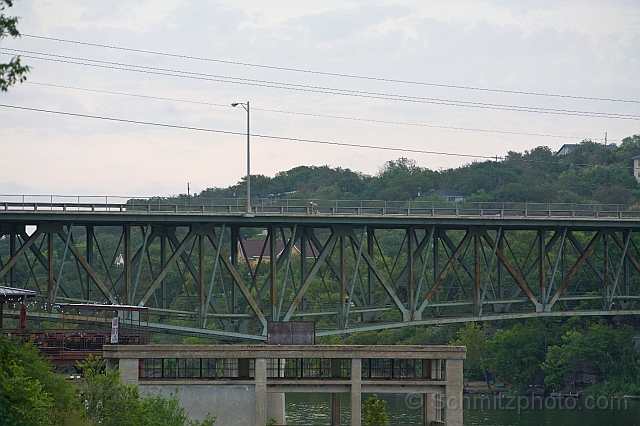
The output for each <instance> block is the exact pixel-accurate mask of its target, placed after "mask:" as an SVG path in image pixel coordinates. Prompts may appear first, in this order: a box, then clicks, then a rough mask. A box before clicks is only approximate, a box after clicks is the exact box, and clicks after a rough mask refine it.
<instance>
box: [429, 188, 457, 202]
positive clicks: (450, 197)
mask: <svg viewBox="0 0 640 426" xmlns="http://www.w3.org/2000/svg"><path fill="white" fill-rule="evenodd" d="M435 193H436V195H437V196H438V197H440V198H443V199H444V200H446V201H452V202H456V203H457V202H461V201H464V195H462V192H458V191H454V190H453V189H438V190H436V191H435Z"/></svg>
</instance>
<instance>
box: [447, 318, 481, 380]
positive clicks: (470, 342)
mask: <svg viewBox="0 0 640 426" xmlns="http://www.w3.org/2000/svg"><path fill="white" fill-rule="evenodd" d="M456 336H457V337H456V338H455V339H453V340H451V341H450V342H449V344H450V345H453V346H466V347H467V359H466V361H465V363H464V369H465V374H466V375H467V376H470V377H472V378H474V379H477V378H478V376H479V375H480V374H482V375H483V376H484V380H485V382H486V383H487V387H489V389H491V386H489V376H488V375H487V370H486V368H485V366H484V360H485V359H486V358H487V357H488V355H489V352H488V350H487V345H486V342H487V333H486V331H485V330H484V329H482V328H481V327H480V326H479V325H478V324H477V323H475V322H469V323H467V324H466V325H465V326H464V327H462V328H461V329H460V330H458V331H457V332H456Z"/></svg>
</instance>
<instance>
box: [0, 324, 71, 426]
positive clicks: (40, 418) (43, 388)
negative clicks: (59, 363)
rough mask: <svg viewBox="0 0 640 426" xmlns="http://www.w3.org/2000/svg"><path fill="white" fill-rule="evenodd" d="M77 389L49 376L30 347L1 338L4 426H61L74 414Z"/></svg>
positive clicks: (0, 410) (0, 394) (0, 395)
mask: <svg viewBox="0 0 640 426" xmlns="http://www.w3.org/2000/svg"><path fill="white" fill-rule="evenodd" d="M76 394H77V391H76V388H75V387H74V386H73V385H72V384H71V383H70V382H67V381H66V380H64V378H62V377H61V376H57V375H55V374H53V373H52V372H51V368H50V366H49V364H48V363H47V362H46V361H45V360H44V359H43V358H42V357H41V356H40V354H39V353H38V350H37V349H36V348H35V347H34V346H33V345H31V344H23V343H21V342H20V341H19V340H17V339H14V338H7V337H5V336H3V335H0V418H1V419H3V423H2V424H3V425H25V426H27V425H54V426H55V425H63V424H67V419H68V418H69V417H72V416H73V415H74V413H76V412H77V410H78V407H77V399H76Z"/></svg>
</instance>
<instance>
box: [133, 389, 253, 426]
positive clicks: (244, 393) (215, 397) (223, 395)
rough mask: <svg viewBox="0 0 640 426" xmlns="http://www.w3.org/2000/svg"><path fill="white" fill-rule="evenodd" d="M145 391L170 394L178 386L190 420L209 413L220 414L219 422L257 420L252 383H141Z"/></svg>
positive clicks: (241, 424) (233, 424) (243, 424)
mask: <svg viewBox="0 0 640 426" xmlns="http://www.w3.org/2000/svg"><path fill="white" fill-rule="evenodd" d="M139 386H140V392H141V393H142V394H146V393H151V394H154V395H157V394H159V393H162V394H163V395H164V396H169V394H170V393H171V392H175V390H176V389H177V390H178V397H179V399H180V406H182V407H184V409H185V410H186V411H187V413H189V417H190V418H191V420H203V419H204V418H205V416H206V415H207V413H211V415H212V416H215V417H217V419H216V425H224V426H247V425H253V424H255V419H254V412H255V408H254V407H255V395H254V391H253V386H245V385H211V384H202V385H199V384H189V385H181V384H179V383H175V384H166V385H165V384H162V385H154V384H144V383H139Z"/></svg>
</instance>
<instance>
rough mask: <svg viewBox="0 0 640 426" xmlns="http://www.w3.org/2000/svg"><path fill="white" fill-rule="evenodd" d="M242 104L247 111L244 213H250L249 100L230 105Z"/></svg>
mask: <svg viewBox="0 0 640 426" xmlns="http://www.w3.org/2000/svg"><path fill="white" fill-rule="evenodd" d="M238 105H242V108H244V109H245V111H247V207H246V211H245V213H246V214H247V215H250V214H251V143H250V139H249V101H247V103H242V102H234V103H232V104H231V106H232V107H237V106H238Z"/></svg>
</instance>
